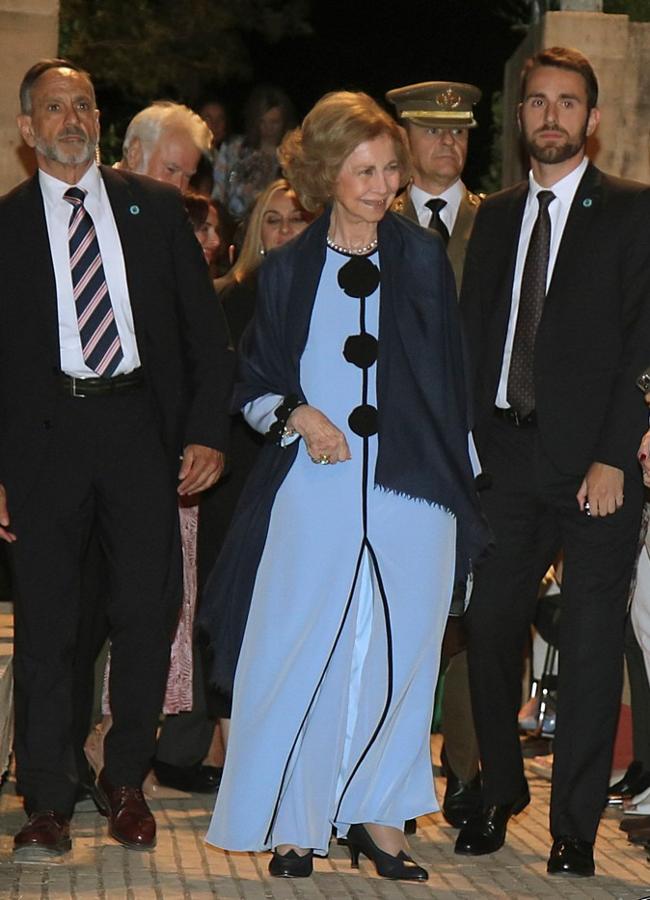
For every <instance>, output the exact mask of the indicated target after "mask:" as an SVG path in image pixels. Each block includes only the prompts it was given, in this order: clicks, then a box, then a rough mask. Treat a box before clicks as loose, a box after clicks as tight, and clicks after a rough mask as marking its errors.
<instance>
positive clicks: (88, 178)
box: [38, 165, 102, 203]
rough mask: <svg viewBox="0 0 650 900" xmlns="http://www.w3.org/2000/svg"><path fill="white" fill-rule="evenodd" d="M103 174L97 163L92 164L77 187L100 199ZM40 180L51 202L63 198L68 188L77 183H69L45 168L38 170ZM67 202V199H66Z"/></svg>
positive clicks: (43, 190) (45, 195) (47, 198)
mask: <svg viewBox="0 0 650 900" xmlns="http://www.w3.org/2000/svg"><path fill="white" fill-rule="evenodd" d="M101 179H102V176H101V174H100V172H99V169H98V168H97V166H96V165H91V166H90V167H89V168H88V171H87V172H85V173H84V175H83V178H81V179H80V181H79V182H78V183H77V185H76V187H80V188H83V189H84V190H85V191H87V192H88V195H89V196H91V197H93V199H95V200H97V201H99V199H100V197H101V187H102V181H101ZM38 181H39V184H40V186H41V191H42V192H43V196H44V197H45V199H46V200H47V201H48V202H49V203H58V202H59V201H60V200H63V195H64V194H65V192H66V191H67V190H68V188H71V187H74V186H75V185H71V184H68V182H67V181H61V180H60V179H59V178H55V177H54V176H53V175H49V174H48V173H47V172H44V171H43V169H39V170H38ZM64 202H67V201H64Z"/></svg>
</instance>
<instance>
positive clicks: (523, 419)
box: [494, 406, 537, 428]
mask: <svg viewBox="0 0 650 900" xmlns="http://www.w3.org/2000/svg"><path fill="white" fill-rule="evenodd" d="M494 415H495V416H496V417H497V419H504V421H506V422H510V424H511V425H514V426H515V428H530V426H531V425H537V413H536V411H535V410H533V411H532V412H529V413H528V415H527V416H522V415H521V413H518V412H517V410H516V409H502V408H501V407H500V406H495V407H494Z"/></svg>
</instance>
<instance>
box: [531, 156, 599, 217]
mask: <svg viewBox="0 0 650 900" xmlns="http://www.w3.org/2000/svg"><path fill="white" fill-rule="evenodd" d="M588 165H589V159H588V158H587V157H586V156H585V157H584V158H583V160H582V162H581V163H580V165H579V166H576V168H575V169H573V171H572V172H569V174H568V175H565V176H564V178H561V179H560V180H559V181H557V182H556V183H555V184H554V185H553V186H552V187H550V188H544V187H542V186H541V185H540V184H538V183H537V182H536V181H535V179H534V177H533V173H532V170H531V171H530V172H529V173H528V196H529V198H534V197H536V196H537V195H538V194H539V192H540V191H547V190H550V191H553V193H554V194H555V196H556V197H557V198H558V200H559V201H560V204H561V205H562V206H570V205H571V204H572V203H573V198H574V196H575V192H576V190H577V189H578V184H579V183H580V179H581V178H582V176H583V175H584V174H585V170H586V168H587V166H588Z"/></svg>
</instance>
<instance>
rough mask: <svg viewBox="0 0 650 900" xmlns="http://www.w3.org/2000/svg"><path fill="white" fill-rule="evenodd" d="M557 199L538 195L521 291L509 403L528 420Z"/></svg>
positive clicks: (549, 193) (550, 194)
mask: <svg viewBox="0 0 650 900" xmlns="http://www.w3.org/2000/svg"><path fill="white" fill-rule="evenodd" d="M554 199H555V194H554V193H553V191H540V192H539V193H538V195H537V201H538V203H539V210H538V212H537V219H536V220H535V224H534V226H533V230H532V232H531V235H530V243H529V244H528V252H527V253H526V262H525V263H524V272H523V275H522V278H521V288H520V291H519V311H518V313H517V327H516V328H515V338H514V342H513V345H512V356H511V358H510V371H509V373H508V403H509V404H510V406H511V407H512V408H513V409H514V410H516V411H517V412H518V413H519V414H520V415H521V416H527V415H528V414H529V413H531V412H532V411H533V410H534V409H535V383H534V378H533V366H534V359H535V338H536V337H537V328H538V327H539V322H540V319H541V318H542V310H543V308H544V300H545V298H546V279H547V274H548V258H549V252H550V247H551V217H550V215H549V213H548V207H549V204H550V203H551V201H552V200H554Z"/></svg>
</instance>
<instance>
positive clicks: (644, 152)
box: [502, 12, 650, 187]
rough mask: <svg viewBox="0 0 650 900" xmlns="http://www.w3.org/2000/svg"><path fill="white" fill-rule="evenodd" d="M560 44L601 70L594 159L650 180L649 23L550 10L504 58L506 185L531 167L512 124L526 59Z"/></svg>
mask: <svg viewBox="0 0 650 900" xmlns="http://www.w3.org/2000/svg"><path fill="white" fill-rule="evenodd" d="M557 45H560V46H565V47H576V48H577V49H578V50H581V51H582V52H583V53H584V54H585V55H586V56H588V57H589V59H590V60H591V62H592V64H593V66H594V69H595V70H596V75H597V76H598V81H599V84H600V99H599V104H598V105H599V106H600V110H601V114H602V117H601V121H600V125H599V126H598V129H597V131H596V134H595V135H594V137H593V139H592V140H591V141H590V143H589V156H590V157H591V159H592V160H593V161H594V162H595V163H596V164H597V165H598V166H599V167H600V168H601V169H603V170H604V171H606V172H610V173H612V174H613V175H621V176H624V177H626V178H634V179H636V180H637V181H643V182H646V183H650V23H647V22H630V20H629V19H628V17H627V16H623V15H608V14H606V13H592V12H550V13H547V14H546V15H545V16H544V17H543V18H542V20H541V21H540V22H538V23H537V24H536V25H533V26H531V28H530V30H529V32H528V34H527V36H526V39H525V40H524V41H523V42H522V44H521V45H520V46H519V48H518V49H517V51H516V53H515V54H514V55H513V56H512V57H511V58H510V60H509V61H508V62H507V64H506V68H505V74H504V95H503V102H504V109H503V111H504V117H503V121H504V134H503V178H502V183H503V186H504V187H507V186H508V185H510V184H513V183H514V182H516V181H518V180H519V179H521V178H522V177H523V176H524V174H525V172H526V171H527V168H528V167H527V164H525V163H524V160H523V158H522V153H521V148H520V144H519V140H518V132H517V128H516V125H515V124H514V123H515V116H516V111H517V104H518V102H519V73H520V72H521V68H522V65H523V62H524V60H525V59H526V58H527V57H528V56H530V55H531V54H533V53H535V52H536V51H537V50H540V49H542V48H543V47H552V46H557ZM511 123H512V124H511Z"/></svg>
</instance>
